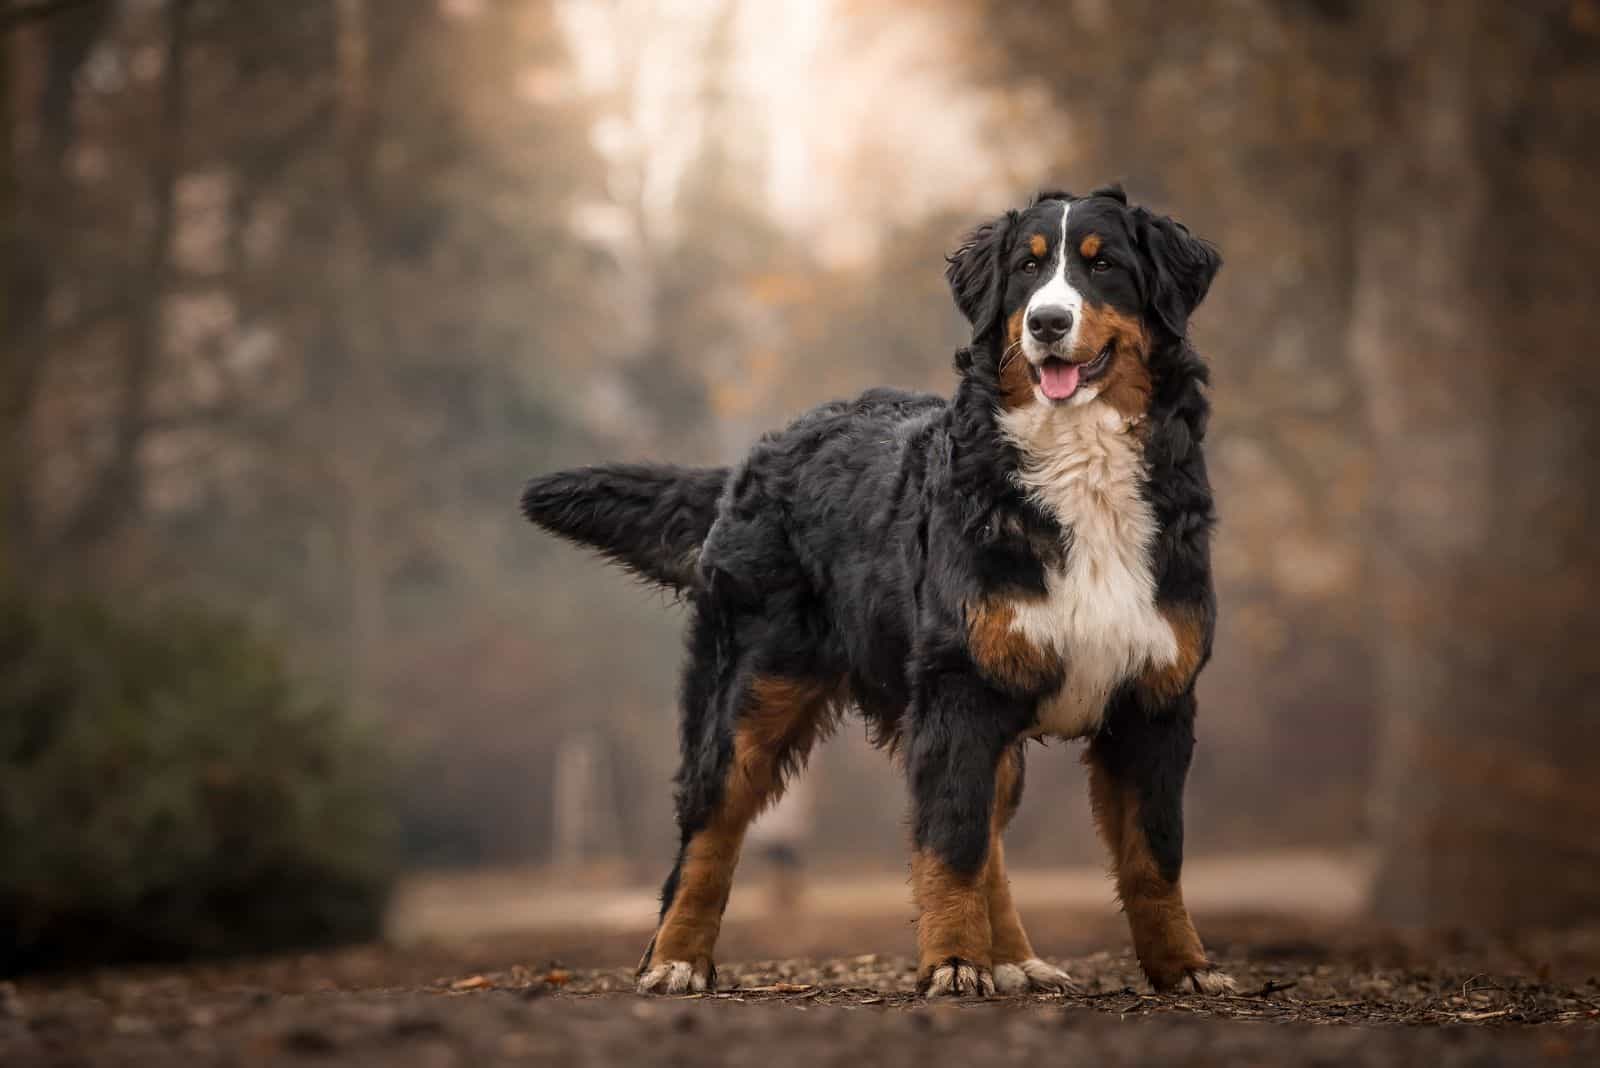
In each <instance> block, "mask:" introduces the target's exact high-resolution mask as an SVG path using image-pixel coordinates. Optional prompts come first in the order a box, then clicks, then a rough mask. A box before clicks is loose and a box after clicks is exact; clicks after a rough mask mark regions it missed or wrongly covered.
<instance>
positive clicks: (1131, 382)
mask: <svg viewBox="0 0 1600 1068" xmlns="http://www.w3.org/2000/svg"><path fill="white" fill-rule="evenodd" d="M1220 263H1221V259H1220V257H1219V255H1218V253H1217V250H1216V249H1215V248H1214V247H1213V246H1212V245H1210V244H1208V243H1207V242H1205V241H1201V240H1199V239H1197V238H1195V237H1193V236H1191V235H1190V233H1189V231H1188V230H1187V229H1186V228H1185V227H1183V226H1182V225H1180V224H1179V223H1177V222H1175V221H1173V220H1172V219H1170V218H1166V217H1163V216H1161V215H1157V214H1155V213H1153V212H1151V211H1149V210H1147V209H1145V208H1142V207H1132V206H1130V205H1129V204H1128V202H1127V197H1126V196H1125V195H1124V193H1123V192H1122V190H1121V188H1120V187H1111V188H1107V189H1100V190H1096V191H1095V192H1093V193H1091V194H1089V195H1088V196H1073V195H1071V194H1069V193H1063V192H1050V193H1044V194H1041V195H1040V196H1039V197H1038V198H1037V199H1036V200H1035V201H1034V202H1033V203H1032V204H1030V205H1029V206H1028V207H1027V208H1025V209H1022V210H1016V211H1010V212H1007V213H1006V214H1004V215H1002V216H1000V217H999V218H997V219H995V220H993V221H991V222H988V223H985V224H984V225H982V226H979V227H978V228H977V229H976V230H975V231H973V232H972V234H971V235H970V236H969V237H968V238H967V240H966V241H965V242H964V243H963V244H962V245H961V246H960V248H959V249H958V250H957V251H956V252H955V253H953V254H952V255H951V256H950V257H949V263H948V266H947V270H946V275H947V277H948V280H949V283H950V288H951V290H952V291H953V293H954V296H955V301H956V303H957V305H958V306H959V307H960V309H961V311H962V312H963V313H964V314H965V316H966V318H967V319H968V320H970V322H971V324H972V343H971V344H970V345H969V346H967V347H966V348H963V349H961V350H960V351H959V352H957V354H956V358H955V365H956V369H957V371H958V373H959V382H958V384H957V386H956V389H955V394H954V396H952V397H950V398H944V397H938V396H930V395H925V394H918V393H906V392H900V391H897V390H891V389H874V390H871V391H869V392H867V393H864V394H862V395H861V396H859V397H857V398H855V399H854V400H847V401H838V402H835V403H831V404H825V405H823V406H821V407H819V408H816V409H813V410H812V411H810V412H807V413H806V414H804V415H802V416H801V417H800V418H799V419H797V420H796V421H795V422H794V423H792V424H790V425H789V426H788V427H787V428H785V429H783V430H780V431H777V432H775V433H771V434H768V435H767V436H765V437H763V438H762V439H761V440H760V441H759V442H758V443H757V444H756V446H755V447H754V448H753V449H752V450H751V451H750V453H749V455H748V456H746V457H745V458H744V460H743V462H742V463H740V464H738V465H737V466H735V467H731V468H710V469H694V468H682V467H675V466H666V465H655V464H651V465H621V464H618V465H607V466H600V467H590V468H585V469H582V470H575V471H565V472H560V473H557V474H552V475H547V476H544V477H542V478H536V479H534V480H533V481H531V482H530V483H529V484H528V485H527V487H526V490H525V492H524V494H523V497H522V508H523V511H524V513H525V514H526V515H527V517H528V518H529V519H531V520H532V521H533V522H535V523H537V524H539V525H541V526H543V527H545V528H546V529H548V530H550V531H552V532H554V533H556V534H559V535H562V536H564V537H566V538H569V539H571V540H573V541H575V542H579V543H582V544H584V545H588V546H591V547H593V548H595V549H597V550H599V551H600V552H601V553H603V554H605V555H606V556H608V557H610V558H611V559H612V560H613V561H615V562H617V563H620V564H622V565H623V566H624V567H627V568H629V569H631V570H632V571H634V572H635V573H637V574H638V575H640V576H643V577H645V578H647V579H650V580H653V581H655V582H658V583H660V584H662V585H664V586H666V587H669V588H672V589H675V590H677V591H679V592H680V593H681V595H682V596H683V597H684V599H685V600H686V602H687V604H688V605H689V607H690V609H691V619H690V624H689V637H688V658H687V664H686V666H685V669H684V674H683V682H682V693H681V704H682V709H681V714H682V730H681V744H682V765H681V768H680V770H679V772H678V775H677V780H676V781H677V817H678V826H679V829H680V831H681V842H680V845H679V848H678V858H677V863H676V864H674V866H673V868H672V872H671V874H670V875H668V876H667V880H666V884H665V885H664V886H663V887H662V890H661V913H660V920H659V925H658V927H657V929H656V932H655V935H654V937H653V938H652V939H651V940H650V944H649V946H648V948H647V949H646V950H645V953H644V959H643V960H642V961H641V962H640V964H639V971H638V989H639V990H640V991H642V992H656V993H680V992H685V991H699V990H706V989H710V988H712V987H713V986H714V984H715V981H716V970H715V966H714V964H713V962H712V952H713V949H714V947H715V945H716V941H717V934H718V931H719V929H720V927H721V923H722V914H723V909H724V906H725V905H726V904H727V900H728V891H729V888H730V886H731V884H732V880H733V873H734V866H735V864H736V863H737V862H738V859H739V849H740V843H741V841H742V839H743V836H744V832H745V828H746V827H747V826H748V825H749V823H750V821H751V820H752V819H754V818H755V817H756V815H757V814H758V813H760V812H761V811H762V809H763V808H764V807H765V806H767V805H769V804H771V803H772V801H773V800H774V799H775V798H776V797H777V796H778V795H779V794H780V793H781V792H782V790H783V786H784V781H785V778H786V777H787V776H789V775H791V774H793V773H794V772H795V771H796V770H797V769H798V768H800V767H801V766H802V765H803V764H804V762H805V760H806V757H807V754H808V753H809V752H810V750H811V748H812V746H813V745H814V744H815V743H816V741H817V740H818V739H819V738H820V737H822V736H824V735H825V734H826V733H827V732H828V731H829V729H830V727H831V726H832V725H834V724H835V723H836V722H837V719H838V717H839V716H840V715H841V714H842V713H843V712H844V711H845V710H847V709H854V710H856V711H857V712H858V713H859V714H860V715H861V716H863V717H864V718H865V719H866V720H867V722H868V724H869V726H870V727H871V728H872V735H873V737H874V739H875V740H877V741H878V742H879V743H880V744H883V745H885V746H886V747H888V748H890V749H891V750H892V751H893V752H895V753H896V754H898V756H899V759H900V761H901V763H903V765H904V767H905V770H906V774H907V778H908V780H909V783H910V794H911V805H912V819H911V836H912V845H913V850H914V852H913V859H912V862H911V870H912V882H913V889H914V896H915V900H916V905H917V907H918V909H919V912H920V919H919V921H918V925H917V953H918V983H919V989H920V990H921V991H923V992H924V993H926V994H930V995H936V994H953V995H973V994H978V995H982V994H990V993H994V992H1000V993H1019V992H1024V991H1029V990H1033V991H1062V990H1066V989H1070V987H1071V983H1072V980H1071V979H1070V978H1069V977H1068V976H1067V975H1066V974H1064V973H1063V972H1061V971H1060V970H1058V969H1056V968H1054V967H1052V966H1051V965H1049V964H1047V963H1045V962H1044V961H1041V960H1040V959H1039V958H1038V956H1037V955H1036V954H1035V952H1034V950H1033V946H1032V945H1031V944H1030V943H1029V941H1028V936H1027V934H1026V932H1025V931H1024V930H1023V926H1022V921H1021V919H1020V918H1019V917H1018V915H1017V911H1016V909H1015V908H1014V907H1013V905H1012V902H1011V895H1010V891H1009V888H1008V882H1007V877H1006V870H1005V851H1004V848H1003V845H1002V835H1003V833H1004V831H1005V828H1006V824H1007V823H1008V822H1009V821H1010V819H1011V817H1012V814H1013V813H1014V812H1015V811H1016V810H1017V806H1018V804H1019V802H1020V801H1021V799H1022V787H1023V758H1024V747H1025V745H1026V743H1027V741H1028V740H1029V739H1034V738H1042V737H1045V736H1054V737H1058V738H1076V739H1087V740H1088V745H1087V748H1086V752H1085V755H1084V762H1085V763H1086V764H1087V765H1088V770H1089V790H1090V798H1091V802H1092V808H1093V813H1094V820H1095V823H1096V825H1097V827H1098V829H1099V833H1100V836H1101V838H1102V839H1103V840H1104V841H1105V844H1106V846H1107V848H1108V849H1109V850H1110V854H1111V860H1112V866H1113V869H1114V875H1115V880H1116V888H1117V893H1118V895H1119V897H1120V898H1121V901H1122V906H1123V909H1124V910H1125V912H1126V914H1127V918H1128V925H1129V927H1130V929H1131V931H1132V935H1133V944H1134V948H1135V950H1136V951H1137V953H1138V957H1139V963H1140V964H1141V966H1142V967H1143V969H1144V972H1145V974H1146V975H1147V976H1148V977H1149V980H1150V982H1151V984H1152V985H1153V986H1154V987H1155V989H1157V990H1162V991H1170V990H1187V991H1191V992H1193V991H1198V992H1202V993H1219V992H1224V991H1227V990H1229V989H1231V988H1232V982H1231V980H1230V979H1229V978H1228V977H1227V976H1226V975H1224V974H1223V973H1222V972H1221V971H1219V970H1218V969H1217V968H1216V967H1215V966H1214V965H1213V964H1212V962H1211V961H1209V960H1208V959H1207V957H1206V952H1205V950H1204V949H1203V948H1202V946H1201V943H1200V939H1199V937H1198V936H1197V935H1196V933H1195V929H1194V925H1193V924H1192V923H1191V922H1190V919H1189V914H1188V911H1187V909H1186V908H1185V907H1184V903H1183V892H1182V889H1181V887H1180V883H1179V871H1180V868H1181V866H1182V860H1183V787H1184V780H1185V778H1186V776H1187V773H1188V770H1189V762H1190V757H1191V754H1192V751H1193V748H1194V721H1195V678H1196V675H1197V674H1198V673H1199V671H1200V669H1201V667H1202V666H1204V664H1205V663H1206V660H1207V659H1208V657H1209V656H1210V652H1211V637H1212V631H1213V627H1214V623H1215V619H1216V601H1215V598H1214V595H1213V592H1212V583H1211V571H1210V545H1209V543H1210V534H1211V529H1212V524H1213V510H1212V500H1211V490H1210V486H1209V484H1208V482H1207V478H1206V467H1205V460H1204V458H1203V456H1202V453H1201V443H1202V440H1203V438H1204V436H1205V429H1206V418H1207V413H1208V405H1207V401H1206V395H1205V390H1204V386H1205V383H1206V381H1207V372H1206V367H1205V365H1204V364H1203V363H1202V362H1201V361H1200V358H1199V356H1198V355H1197V354H1196V353H1195V351H1194V349H1193V348H1192V347H1191V346H1190V345H1189V343H1188V340H1187V332H1188V331H1187V327H1188V320H1189V316H1190V313H1192V312H1193V311H1194V309H1195V307H1196V306H1197V305H1198V304H1199V303H1200V301H1201V299H1202V298H1204V296H1205V294H1206V290H1207V289H1208V287H1209V286H1210V284H1211V280H1212V278H1213V276H1214V275H1215V274H1216V271H1217V268H1218V267H1219V266H1220Z"/></svg>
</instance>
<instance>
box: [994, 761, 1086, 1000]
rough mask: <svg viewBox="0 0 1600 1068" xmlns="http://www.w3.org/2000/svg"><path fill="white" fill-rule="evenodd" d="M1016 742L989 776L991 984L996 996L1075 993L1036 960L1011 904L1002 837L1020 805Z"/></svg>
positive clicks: (1061, 975)
mask: <svg viewBox="0 0 1600 1068" xmlns="http://www.w3.org/2000/svg"><path fill="white" fill-rule="evenodd" d="M1022 782H1023V754H1022V743H1020V742H1019V743H1018V744H1016V745H1013V746H1012V747H1010V748H1009V749H1007V750H1006V751H1005V753H1004V755H1002V756H1001V758H1000V767H999V770H998V771H997V772H996V775H995V796H994V817H993V820H992V823H991V826H990V831H989V859H988V863H987V865H986V868H985V871H986V886H987V890H988V897H989V930H990V933H991V935H992V945H993V947H994V948H993V958H994V985H995V989H996V990H997V991H998V992H1000V993H1002V994H1026V993H1029V992H1030V991H1032V992H1039V993H1061V992H1063V991H1067V990H1073V989H1076V984H1075V983H1073V981H1072V978H1071V977H1070V976H1068V975H1067V973H1066V972H1064V971H1062V970H1061V969H1059V968H1057V967H1055V966H1054V965H1052V964H1046V963H1045V962H1044V961H1042V960H1040V959H1039V957H1038V955H1037V954H1035V953H1034V951H1033V945H1032V944H1031V943H1030V942H1029V941H1028V932H1027V931H1025V930H1023V927H1022V917H1021V916H1019V915H1017V907H1016V905H1015V904H1013V903H1012V901H1011V882H1010V880H1009V879H1008V878H1007V877H1006V853H1005V843H1004V841H1003V837H1002V836H1003V835H1004V834H1005V829H1006V826H1007V825H1008V824H1009V823H1010V822H1011V817H1013V816H1014V815H1016V812H1017V806H1018V805H1020V804H1021V803H1022Z"/></svg>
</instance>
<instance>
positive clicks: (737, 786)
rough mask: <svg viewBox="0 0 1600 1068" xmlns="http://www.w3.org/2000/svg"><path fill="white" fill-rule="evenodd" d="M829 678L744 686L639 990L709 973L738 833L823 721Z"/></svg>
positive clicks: (674, 989) (686, 986) (674, 986)
mask: <svg viewBox="0 0 1600 1068" xmlns="http://www.w3.org/2000/svg"><path fill="white" fill-rule="evenodd" d="M838 693H839V688H838V686H837V685H826V684H822V683H817V682H815V681H812V680H797V679H782V678H773V677H762V678H758V679H756V680H755V681H754V682H753V683H752V684H751V686H750V694H749V697H748V699H747V703H746V711H745V713H744V715H743V716H741V717H740V720H739V724H738V726H737V727H736V728H735V730H734V736H733V759H732V761H731V763H730V765H729V768H728V775H727V779H726V781H725V782H724V785H723V789H722V799H721V801H720V803H719V804H718V806H717V808H716V810H715V811H714V812H713V813H712V815H711V819H710V820H709V821H708V822H707V824H706V826H705V827H704V828H702V829H701V830H700V831H699V832H698V833H696V834H695V835H694V837H693V838H691V839H690V840H689V845H688V848H687V849H686V850H685V852H684V858H683V864H682V865H681V866H680V867H679V869H678V886H677V889H676V891H675V892H674V894H673V896H672V904H671V906H670V907H669V908H668V909H667V913H666V915H665V916H664V917H662V920H661V927H660V929H659V930H657V932H656V937H655V943H654V948H653V949H652V951H651V954H650V959H649V960H648V961H646V962H645V964H644V965H643V966H642V967H641V969H640V977H639V983H638V986H639V989H640V991H641V992H655V993H684V992H686V991H690V990H704V989H706V987H707V985H708V984H709V983H710V981H711V976H712V974H713V970H714V969H713V964H712V956H711V955H712V951H713V950H714V949H715V948H716V944H717V936H718V934H720V933H721V931H722V914H723V911H724V910H725V909H726V908H727V905H728V893H729V891H730V890H732V888H733V873H734V869H735V868H736V867H737V866H738V863H739V851H740V848H741V847H742V846H743V844H744V832H745V829H746V828H747V827H749V825H750V821H751V820H753V819H755V818H756V816H757V815H759V814H760V813H761V811H762V810H763V809H764V808H766V807H767V805H769V804H771V803H772V802H774V801H776V800H777V799H778V798H779V797H780V796H781V795H782V793H783V772H784V770H785V762H786V759H794V760H803V759H804V758H805V755H806V754H807V753H809V752H810V750H811V746H812V745H813V743H814V742H815V741H816V738H817V735H818V733H819V732H820V731H822V730H825V729H826V728H827V727H828V726H829V724H830V723H831V720H830V718H829V710H830V707H831V705H832V703H833V701H834V699H835V698H836V697H837V696H838Z"/></svg>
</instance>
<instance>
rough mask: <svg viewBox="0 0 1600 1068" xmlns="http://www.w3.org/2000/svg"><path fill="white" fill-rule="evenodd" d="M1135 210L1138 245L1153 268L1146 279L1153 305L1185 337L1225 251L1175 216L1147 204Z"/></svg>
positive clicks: (1165, 320)
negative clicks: (1198, 235)
mask: <svg viewBox="0 0 1600 1068" xmlns="http://www.w3.org/2000/svg"><path fill="white" fill-rule="evenodd" d="M1135 212H1136V215H1137V217H1138V227H1137V231H1138V235H1139V245H1140V247H1142V248H1143V249H1144V253H1145V257H1146V259H1147V260H1148V261H1149V264H1150V266H1151V268H1152V270H1151V277H1150V278H1149V280H1148V281H1147V283H1146V289H1147V299H1148V300H1149V302H1150V308H1151V310H1152V311H1154V312H1155V314H1156V317H1157V318H1159V319H1160V320H1161V322H1162V325H1164V326H1165V327H1166V328H1167V329H1168V330H1170V331H1171V332H1172V335H1173V336H1174V337H1183V336H1184V332H1185V331H1187V330H1188V328H1189V316H1190V315H1192V314H1193V313H1194V310H1195V309H1196V308H1198V307H1199V306H1200V302H1201V301H1202V300H1204V299H1205V298H1206V291H1207V290H1209V289H1210V288H1211V280H1212V279H1213V278H1215V277H1216V276H1217V269H1218V268H1219V267H1221V266H1222V254H1221V253H1220V252H1218V251H1217V247H1216V246H1215V245H1213V244H1211V242H1209V241H1202V240H1201V239H1200V238H1198V237H1195V236H1193V235H1192V234H1190V233H1189V229H1188V227H1186V226H1184V225H1183V224H1182V223H1180V222H1177V221H1176V220H1174V219H1170V218H1168V217H1167V216H1165V215H1156V214H1155V213H1154V212H1151V211H1147V210H1146V209H1144V208H1137V209H1135Z"/></svg>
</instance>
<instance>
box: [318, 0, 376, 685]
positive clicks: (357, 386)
mask: <svg viewBox="0 0 1600 1068" xmlns="http://www.w3.org/2000/svg"><path fill="white" fill-rule="evenodd" d="M336 12H337V15H338V71H339V80H338V94H339V95H338V116H339V139H340V141H339V151H340V155H341V163H342V165H343V175H344V188H343V201H344V210H343V211H341V212H340V214H339V223H338V228H337V230H336V232H335V235H334V271H335V280H334V285H333V287H332V291H331V294H330V295H331V296H332V297H333V301H332V303H331V304H330V305H329V307H328V309H327V314H328V316H329V319H330V326H331V331H330V333H331V336H332V337H334V338H335V339H336V342H337V344H336V351H335V353H334V356H335V359H336V360H338V361H339V371H338V372H337V378H336V382H337V385H336V387H335V389H336V393H337V395H336V396H335V398H334V417H335V421H336V422H335V426H334V428H333V433H334V436H335V448H336V451H337V456H336V459H335V468H334V469H335V471H336V473H337V477H338V480H339V488H340V496H341V502H342V507H343V515H342V516H341V517H340V542H341V546H340V548H341V551H340V557H341V563H342V564H343V567H344V577H345V609H346V613H347V614H346V625H345V637H346V642H347V645H346V652H347V663H346V687H347V690H346V693H347V700H348V702H349V705H350V707H351V708H352V709H353V710H354V711H355V712H356V713H357V714H360V715H363V716H370V715H371V714H372V713H373V711H374V707H375V705H376V703H377V693H378V687H379V668H380V660H381V655H382V650H383V647H384V645H385V637H386V635H385V630H386V620H385V615H384V604H383V587H384V567H383V560H382V552H383V549H384V546H383V544H382V542H381V539H380V537H379V529H378V523H379V500H378V494H379V492H380V487H379V484H378V483H379V477H380V470H379V468H380V462H381V450H382V442H381V441H380V440H379V434H380V431H381V428H382V424H381V419H382V413H383V412H384V406H383V404H382V398H381V396H380V392H381V388H382V384H383V378H382V369H381V367H380V366H379V364H378V360H379V338H378V331H379V323H378V319H377V316H378V307H377V304H378V302H377V301H376V300H375V299H374V297H375V295H374V290H373V287H374V286H376V284H377V279H376V278H375V277H374V265H373V262H372V252H371V242H372V234H373V230H374V228H375V227H374V220H373V217H372V216H373V211H374V207H375V205H374V189H373V166H372V162H373V161H372V152H373V147H374V146H373V139H374V113H373V104H372V99H371V80H372V79H371V62H370V54H369V47H368V33H367V29H368V23H367V20H368V13H367V5H366V0H338V4H337V7H336Z"/></svg>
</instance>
